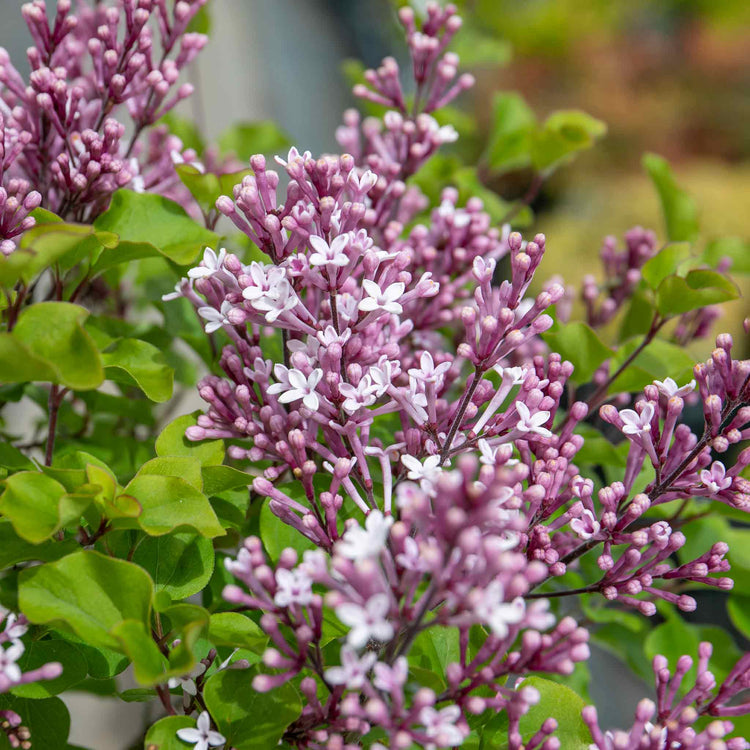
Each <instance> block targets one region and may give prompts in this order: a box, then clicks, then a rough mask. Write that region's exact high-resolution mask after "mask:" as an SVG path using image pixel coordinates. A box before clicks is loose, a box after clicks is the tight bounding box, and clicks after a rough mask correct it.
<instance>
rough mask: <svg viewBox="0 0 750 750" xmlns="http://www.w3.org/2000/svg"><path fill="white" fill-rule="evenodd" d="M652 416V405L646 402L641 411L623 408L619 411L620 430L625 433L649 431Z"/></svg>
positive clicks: (635, 433)
mask: <svg viewBox="0 0 750 750" xmlns="http://www.w3.org/2000/svg"><path fill="white" fill-rule="evenodd" d="M653 417H654V405H653V404H652V403H650V402H649V403H646V405H645V406H644V407H643V409H642V410H641V413H640V414H638V412H636V411H633V409H623V410H622V411H621V412H620V418H621V419H622V421H623V425H622V431H623V432H624V433H625V434H626V435H640V434H641V433H643V432H650V431H651V420H652V419H653Z"/></svg>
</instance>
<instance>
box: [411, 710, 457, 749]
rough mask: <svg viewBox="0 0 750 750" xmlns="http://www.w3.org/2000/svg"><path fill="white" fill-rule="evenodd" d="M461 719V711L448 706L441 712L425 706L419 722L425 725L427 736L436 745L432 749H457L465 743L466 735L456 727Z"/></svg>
mask: <svg viewBox="0 0 750 750" xmlns="http://www.w3.org/2000/svg"><path fill="white" fill-rule="evenodd" d="M459 718H461V709H460V708H459V707H458V706H456V705H452V706H446V707H445V708H441V709H440V710H439V711H438V710H437V709H435V708H433V707H432V706H425V708H423V709H422V710H421V711H420V712H419V721H420V722H421V723H422V724H423V725H424V730H425V734H426V735H427V736H428V737H429V738H430V739H431V740H432V742H433V743H434V744H433V745H432V747H455V746H456V745H460V744H461V743H463V741H464V733H463V732H462V731H461V730H460V729H459V728H458V727H457V726H456V722H457V721H458V720H459Z"/></svg>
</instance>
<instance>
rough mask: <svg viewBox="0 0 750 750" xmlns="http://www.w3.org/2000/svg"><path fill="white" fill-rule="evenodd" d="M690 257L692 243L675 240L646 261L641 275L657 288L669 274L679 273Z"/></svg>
mask: <svg viewBox="0 0 750 750" xmlns="http://www.w3.org/2000/svg"><path fill="white" fill-rule="evenodd" d="M689 257H690V243H688V242H675V243H673V244H671V245H667V246H666V247H664V248H662V249H661V250H660V251H659V252H658V253H657V254H656V255H654V257H653V258H649V260H647V261H646V263H644V265H643V268H642V269H641V276H642V277H643V280H644V281H645V282H646V283H647V284H648V285H649V286H650V287H651V288H652V289H656V288H657V287H658V286H659V284H660V283H661V282H662V281H663V280H664V279H665V278H667V276H671V275H672V274H675V273H677V269H678V268H679V266H680V264H681V263H682V262H683V261H685V260H687V259H688V258H689Z"/></svg>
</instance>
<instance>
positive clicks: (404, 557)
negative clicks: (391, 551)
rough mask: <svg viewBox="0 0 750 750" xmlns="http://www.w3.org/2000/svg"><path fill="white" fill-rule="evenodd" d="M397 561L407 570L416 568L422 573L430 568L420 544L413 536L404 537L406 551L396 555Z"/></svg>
mask: <svg viewBox="0 0 750 750" xmlns="http://www.w3.org/2000/svg"><path fill="white" fill-rule="evenodd" d="M396 562H397V563H398V564H399V565H400V566H401V567H402V568H405V569H406V570H416V571H418V572H420V573H424V572H426V571H427V570H428V566H427V563H426V562H425V560H424V558H423V557H422V554H421V553H420V549H419V544H417V541H416V540H415V539H414V537H411V536H407V537H406V538H405V539H404V551H403V552H402V553H400V554H398V555H396Z"/></svg>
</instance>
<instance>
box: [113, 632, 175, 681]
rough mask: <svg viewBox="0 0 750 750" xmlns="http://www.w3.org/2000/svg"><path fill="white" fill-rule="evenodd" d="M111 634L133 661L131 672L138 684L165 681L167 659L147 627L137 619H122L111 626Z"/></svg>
mask: <svg viewBox="0 0 750 750" xmlns="http://www.w3.org/2000/svg"><path fill="white" fill-rule="evenodd" d="M112 635H114V636H115V638H117V640H118V641H119V643H120V650H121V651H123V652H124V653H125V654H126V655H127V656H128V658H129V659H130V661H131V662H132V663H133V674H134V676H135V679H136V681H137V682H138V683H139V684H140V685H146V686H151V685H157V684H160V683H163V682H166V681H167V679H169V678H168V677H167V671H168V670H167V660H166V658H165V657H164V655H163V654H162V653H161V651H160V650H159V647H158V646H157V645H156V643H155V642H154V639H153V638H152V637H151V633H150V631H149V627H148V626H147V625H146V624H145V623H143V622H139V621H138V620H123V621H122V622H120V623H118V624H117V625H115V626H114V627H113V628H112Z"/></svg>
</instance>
